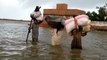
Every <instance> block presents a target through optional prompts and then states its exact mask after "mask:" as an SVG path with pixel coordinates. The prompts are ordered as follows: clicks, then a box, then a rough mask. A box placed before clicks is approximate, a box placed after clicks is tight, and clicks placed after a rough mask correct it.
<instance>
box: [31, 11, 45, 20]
mask: <svg viewBox="0 0 107 60" xmlns="http://www.w3.org/2000/svg"><path fill="white" fill-rule="evenodd" d="M30 16H33V18H35V19H37V20H40V21H42V20H43V16H42V14H41V12H40V11H37V12H35V11H34V12H32V13H31V14H30Z"/></svg>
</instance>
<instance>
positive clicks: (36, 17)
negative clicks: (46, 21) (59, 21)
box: [30, 6, 43, 42]
mask: <svg viewBox="0 0 107 60" xmlns="http://www.w3.org/2000/svg"><path fill="white" fill-rule="evenodd" d="M40 8H41V7H39V6H36V8H35V10H34V11H33V12H32V13H31V14H30V17H31V27H30V29H32V42H38V36H39V24H40V23H42V20H43V17H42V14H41V12H40V11H39V10H40Z"/></svg>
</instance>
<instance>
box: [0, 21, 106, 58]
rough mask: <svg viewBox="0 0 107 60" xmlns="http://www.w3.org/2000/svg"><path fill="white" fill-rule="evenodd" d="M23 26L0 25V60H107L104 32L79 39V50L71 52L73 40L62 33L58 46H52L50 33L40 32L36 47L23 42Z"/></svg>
mask: <svg viewBox="0 0 107 60" xmlns="http://www.w3.org/2000/svg"><path fill="white" fill-rule="evenodd" d="M27 28H28V25H27V23H25V22H23V23H22V22H21V23H18V22H17V23H16V22H14V23H13V22H3V23H0V60H107V32H100V31H91V32H89V33H88V35H87V36H85V37H83V38H82V46H83V49H82V50H76V49H73V50H71V49H70V45H71V44H70V43H71V40H72V37H70V36H69V35H67V34H66V33H65V31H64V33H63V37H62V44H61V46H51V41H50V40H51V33H50V32H49V29H46V28H40V31H39V32H40V36H39V43H31V42H30V41H31V36H30V38H29V42H28V44H26V42H25V38H26V34H27V30H28V29H27Z"/></svg>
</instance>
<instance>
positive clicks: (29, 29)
mask: <svg viewBox="0 0 107 60" xmlns="http://www.w3.org/2000/svg"><path fill="white" fill-rule="evenodd" d="M31 27H32V20H31V21H30V25H29V28H28V33H27V37H26V42H27V41H28V37H29V33H30V32H31V31H30V30H31Z"/></svg>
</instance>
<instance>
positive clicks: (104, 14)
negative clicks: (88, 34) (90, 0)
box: [86, 3, 107, 21]
mask: <svg viewBox="0 0 107 60" xmlns="http://www.w3.org/2000/svg"><path fill="white" fill-rule="evenodd" d="M96 8H97V9H98V13H96V12H95V11H93V12H90V11H88V12H87V13H86V14H87V15H88V16H89V18H90V19H91V20H92V21H107V3H106V4H105V5H104V6H102V7H96Z"/></svg>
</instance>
